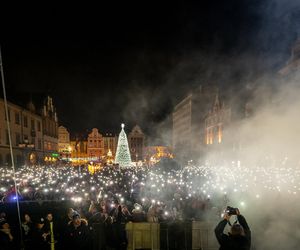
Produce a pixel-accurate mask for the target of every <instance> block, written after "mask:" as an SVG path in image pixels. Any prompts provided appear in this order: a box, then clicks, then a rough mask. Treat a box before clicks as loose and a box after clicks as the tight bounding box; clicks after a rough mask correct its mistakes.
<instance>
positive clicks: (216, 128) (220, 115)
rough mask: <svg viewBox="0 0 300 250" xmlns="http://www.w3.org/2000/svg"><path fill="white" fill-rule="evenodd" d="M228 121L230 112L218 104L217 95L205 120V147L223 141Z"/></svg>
mask: <svg viewBox="0 0 300 250" xmlns="http://www.w3.org/2000/svg"><path fill="white" fill-rule="evenodd" d="M230 120H231V110H230V108H226V107H225V105H224V103H223V104H222V105H221V104H220V101H219V95H218V94H217V95H216V99H215V102H214V105H213V108H212V109H211V110H210V111H209V112H208V115H207V117H206V118H205V135H206V139H205V142H206V144H207V145H213V144H214V145H216V144H221V143H222V142H223V141H224V135H225V130H226V127H227V125H228V124H229V123H230Z"/></svg>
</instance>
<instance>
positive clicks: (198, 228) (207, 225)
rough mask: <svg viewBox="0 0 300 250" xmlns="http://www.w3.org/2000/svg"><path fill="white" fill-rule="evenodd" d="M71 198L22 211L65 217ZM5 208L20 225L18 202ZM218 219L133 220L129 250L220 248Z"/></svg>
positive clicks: (128, 228) (31, 205)
mask: <svg viewBox="0 0 300 250" xmlns="http://www.w3.org/2000/svg"><path fill="white" fill-rule="evenodd" d="M69 207H73V204H72V203H71V202H70V201H65V202H59V201H52V202H50V201H49V202H48V201H43V202H21V203H20V209H21V213H22V214H23V213H24V212H29V214H32V215H35V216H33V217H35V218H36V219H37V218H40V217H44V216H45V215H46V213H47V212H48V211H52V212H53V214H54V215H56V216H57V215H60V216H65V214H66V211H67V209H68V208H69ZM1 211H5V212H6V213H7V215H8V217H9V218H10V219H11V220H15V222H14V223H13V224H15V225H17V216H15V215H16V213H17V209H16V204H15V203H6V204H0V212H1ZM216 225H217V222H209V221H190V222H179V221H177V222H173V221H172V222H165V223H146V222H141V223H132V222H129V223H127V224H126V231H127V238H128V248H127V249H128V250H133V249H152V250H158V249H160V250H175V249H176V250H217V249H219V245H218V242H217V240H216V238H215V235H214V228H215V226H216Z"/></svg>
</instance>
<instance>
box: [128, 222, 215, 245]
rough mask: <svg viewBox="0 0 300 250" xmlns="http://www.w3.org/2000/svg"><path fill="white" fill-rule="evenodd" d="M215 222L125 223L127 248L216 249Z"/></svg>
mask: <svg viewBox="0 0 300 250" xmlns="http://www.w3.org/2000/svg"><path fill="white" fill-rule="evenodd" d="M215 226H216V225H215V223H210V222H204V221H203V222H202V221H193V222H170V223H160V224H159V223H127V225H126V231H127V237H128V248H127V249H128V250H135V249H151V250H158V249H161V250H175V249H176V250H217V249H219V245H218V242H217V240H216V238H215V235H214V227H215Z"/></svg>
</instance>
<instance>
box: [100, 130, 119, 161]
mask: <svg viewBox="0 0 300 250" xmlns="http://www.w3.org/2000/svg"><path fill="white" fill-rule="evenodd" d="M117 144H118V136H116V135H114V134H112V133H106V134H105V135H104V136H103V149H104V151H103V154H104V156H107V154H110V153H109V152H111V154H112V155H111V157H113V158H114V157H115V156H116V151H117Z"/></svg>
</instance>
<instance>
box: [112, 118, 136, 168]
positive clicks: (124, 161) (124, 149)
mask: <svg viewBox="0 0 300 250" xmlns="http://www.w3.org/2000/svg"><path fill="white" fill-rule="evenodd" d="M124 126H125V125H124V124H123V123H122V124H121V128H122V130H121V132H120V134H119V139H118V147H117V153H116V158H115V163H118V164H119V165H120V167H130V166H131V164H132V163H131V156H130V151H129V146H128V141H127V136H126V133H125V131H124Z"/></svg>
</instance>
